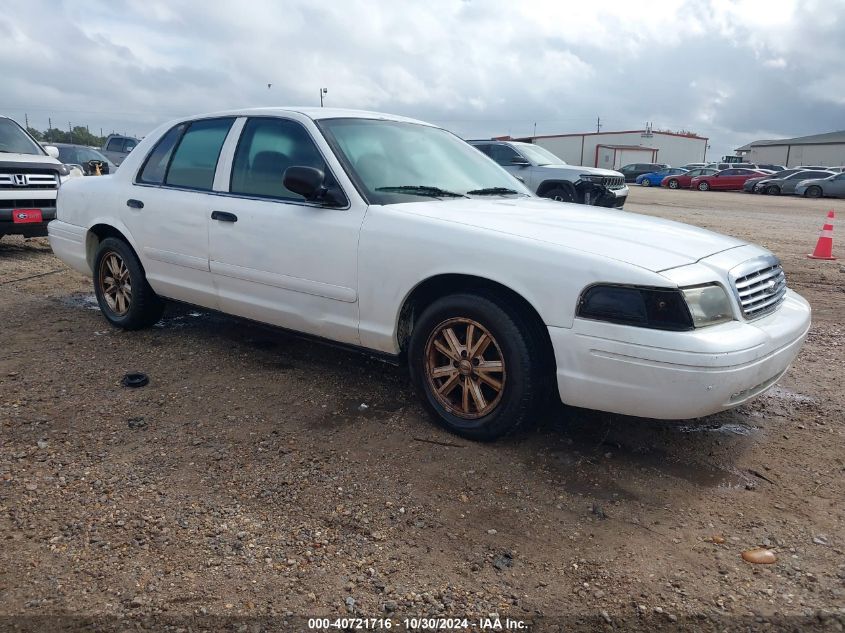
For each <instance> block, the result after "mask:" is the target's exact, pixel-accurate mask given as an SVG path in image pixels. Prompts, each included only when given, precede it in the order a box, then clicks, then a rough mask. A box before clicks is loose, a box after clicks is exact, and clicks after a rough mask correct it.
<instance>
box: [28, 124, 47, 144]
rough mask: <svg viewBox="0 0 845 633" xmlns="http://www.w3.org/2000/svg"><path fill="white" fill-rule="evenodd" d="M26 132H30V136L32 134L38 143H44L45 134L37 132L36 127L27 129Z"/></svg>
mask: <svg viewBox="0 0 845 633" xmlns="http://www.w3.org/2000/svg"><path fill="white" fill-rule="evenodd" d="M26 131H27V132H29V133H30V134H32V136H33V137H34V138H35V140H36V141H43V140H44V134H42V133H41V132H39V131H38V130H36V129H35V128H34V127H28V128H26Z"/></svg>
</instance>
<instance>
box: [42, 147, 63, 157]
mask: <svg viewBox="0 0 845 633" xmlns="http://www.w3.org/2000/svg"><path fill="white" fill-rule="evenodd" d="M44 151H45V152H47V156H51V157H52V158H58V157H59V148H58V147H56V146H55V145H45V146H44Z"/></svg>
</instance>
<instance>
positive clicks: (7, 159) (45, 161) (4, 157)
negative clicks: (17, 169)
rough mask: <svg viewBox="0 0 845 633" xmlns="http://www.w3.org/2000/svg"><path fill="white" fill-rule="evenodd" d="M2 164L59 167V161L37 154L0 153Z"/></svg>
mask: <svg viewBox="0 0 845 633" xmlns="http://www.w3.org/2000/svg"><path fill="white" fill-rule="evenodd" d="M2 163H15V164H19V163H28V166H30V167H31V166H33V165H36V166H37V165H48V166H50V167H55V166H56V165H61V164H62V163H61V161H58V160H56V159H55V158H53V157H52V156H43V155H39V154H15V153H11V152H3V153H0V164H2Z"/></svg>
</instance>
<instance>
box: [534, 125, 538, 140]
mask: <svg viewBox="0 0 845 633" xmlns="http://www.w3.org/2000/svg"><path fill="white" fill-rule="evenodd" d="M534 138H537V121H534Z"/></svg>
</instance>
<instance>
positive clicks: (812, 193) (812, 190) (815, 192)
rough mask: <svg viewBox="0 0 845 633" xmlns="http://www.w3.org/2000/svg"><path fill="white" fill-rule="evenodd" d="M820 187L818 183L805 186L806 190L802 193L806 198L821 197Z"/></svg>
mask: <svg viewBox="0 0 845 633" xmlns="http://www.w3.org/2000/svg"><path fill="white" fill-rule="evenodd" d="M822 193H824V192H823V191H822V188H821V187H819V186H818V185H810V186H809V187H807V190H806V191H805V192H804V195H805V196H807V197H808V198H821V197H822Z"/></svg>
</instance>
